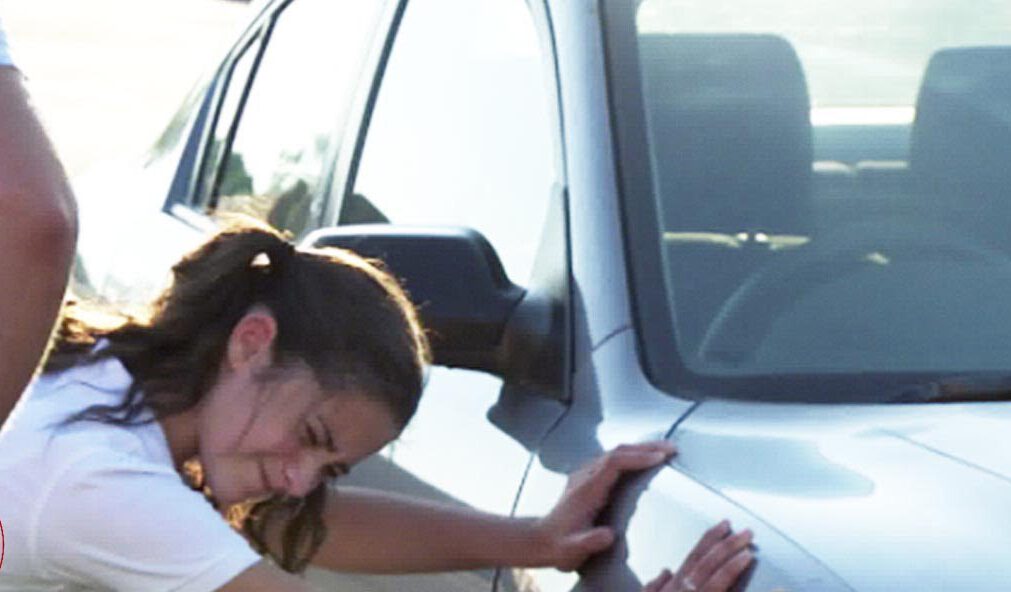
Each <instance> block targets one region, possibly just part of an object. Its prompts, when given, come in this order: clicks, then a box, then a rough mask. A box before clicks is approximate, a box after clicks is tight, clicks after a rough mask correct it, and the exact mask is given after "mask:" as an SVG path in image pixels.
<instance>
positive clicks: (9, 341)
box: [0, 28, 77, 425]
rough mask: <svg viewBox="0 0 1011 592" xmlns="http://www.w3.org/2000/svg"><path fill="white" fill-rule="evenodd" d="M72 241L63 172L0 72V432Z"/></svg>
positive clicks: (12, 74)
mask: <svg viewBox="0 0 1011 592" xmlns="http://www.w3.org/2000/svg"><path fill="white" fill-rule="evenodd" d="M2 35H3V31H2V28H0V36H2ZM76 238H77V210H76V208H75V204H74V198H73V195H72V194H71V191H70V187H69V184H68V183H67V180H66V176H65V174H64V172H63V167H62V166H61V165H60V162H59V159H57V157H56V152H55V150H54V149H53V147H52V145H51V144H50V143H49V139H48V138H47V137H46V134H45V131H44V130H43V129H42V125H41V124H40V123H39V120H38V118H37V117H36V116H35V112H34V111H33V109H32V107H31V105H30V103H29V100H28V93H27V92H26V91H25V88H24V85H23V84H22V77H21V73H20V72H19V71H18V70H16V69H15V68H13V67H10V66H4V65H0V425H2V424H3V422H4V420H5V419H7V414H8V413H9V412H10V410H11V408H12V407H14V403H16V402H17V400H18V397H19V396H20V395H21V391H22V390H24V388H25V385H26V384H27V383H28V381H29V380H30V379H31V377H32V373H33V372H34V371H35V367H36V366H37V365H38V363H39V359H40V358H41V357H42V354H43V352H44V351H45V348H46V344H47V343H48V341H49V336H50V332H51V331H52V326H53V321H54V320H55V318H56V315H57V313H58V312H59V309H60V304H61V302H62V300H63V295H64V291H65V290H66V283H67V275H68V272H69V269H70V265H71V262H72V261H73V255H74V245H75V241H76Z"/></svg>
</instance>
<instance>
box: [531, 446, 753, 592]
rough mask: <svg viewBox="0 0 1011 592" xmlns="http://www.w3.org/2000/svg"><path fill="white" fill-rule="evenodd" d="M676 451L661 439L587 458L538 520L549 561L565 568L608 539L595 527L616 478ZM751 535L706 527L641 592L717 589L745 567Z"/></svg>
mask: <svg viewBox="0 0 1011 592" xmlns="http://www.w3.org/2000/svg"><path fill="white" fill-rule="evenodd" d="M675 452H676V448H675V447H674V445H673V444H672V443H671V442H668V441H666V440H661V441H656V442H647V443H644V444H634V445H623V446H619V447H617V448H615V449H614V450H612V451H611V452H609V453H607V454H605V455H603V456H601V457H599V458H597V459H595V460H593V461H592V462H590V463H588V464H587V465H585V466H584V467H583V468H581V469H579V470H577V471H576V472H575V473H573V474H572V475H571V476H570V477H569V482H568V485H567V487H566V489H565V492H564V493H563V494H562V498H561V499H560V500H559V501H558V503H557V504H556V505H555V507H554V509H553V510H552V511H551V512H550V513H549V514H548V515H547V516H545V517H544V518H542V519H540V521H539V527H540V528H542V529H544V530H545V531H546V532H548V533H550V534H549V540H551V541H553V553H554V554H553V559H551V561H550V565H552V566H554V567H556V568H558V569H561V570H563V571H569V570H573V569H576V568H578V567H579V566H580V565H582V563H583V562H584V561H586V559H588V558H589V557H590V556H591V555H593V554H595V553H598V552H600V551H603V550H605V549H607V548H608V547H609V546H611V544H613V542H614V536H615V533H614V531H613V530H612V529H611V528H610V527H607V526H595V520H596V518H597V515H598V514H599V513H600V511H601V510H602V509H603V508H604V506H605V505H606V504H607V503H608V501H609V499H610V496H611V493H612V491H613V489H614V486H615V484H617V482H618V479H619V478H620V477H621V476H623V475H624V474H625V473H629V472H634V471H641V470H645V469H649V468H652V467H655V466H656V465H658V464H660V463H662V462H664V461H665V460H667V459H668V458H670V457H671V456H672V455H674V453H675ZM751 540H752V533H751V531H750V530H743V531H741V532H739V533H733V531H732V530H731V528H730V524H729V523H728V522H727V521H723V522H720V523H719V524H717V525H716V526H714V527H712V528H711V529H709V530H708V531H707V532H706V533H705V534H704V535H703V536H702V538H701V539H700V540H699V542H698V543H697V544H696V545H695V548H694V549H692V551H691V552H690V553H689V554H688V557H687V558H686V559H685V561H684V563H683V564H682V565H681V567H680V568H679V569H678V570H677V572H676V573H672V572H670V571H664V572H663V573H661V574H660V575H659V576H658V577H657V578H656V579H654V580H653V581H652V582H650V583H649V584H647V585H646V587H645V588H644V589H643V590H644V592H696V591H698V592H723V591H725V590H727V589H729V588H730V587H731V586H733V585H734V583H735V582H737V580H738V578H740V576H741V574H743V573H744V571H745V570H746V569H747V568H748V566H749V565H751V562H752V561H753V556H752V554H751V551H750V545H751Z"/></svg>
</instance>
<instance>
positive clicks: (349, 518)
mask: <svg viewBox="0 0 1011 592" xmlns="http://www.w3.org/2000/svg"><path fill="white" fill-rule="evenodd" d="M673 453H674V448H673V446H672V445H671V444H670V443H669V442H652V443H648V444H640V445H634V446H622V447H619V448H617V449H615V450H614V451H612V452H610V453H608V454H606V455H604V456H602V457H600V458H599V459H597V460H595V461H594V462H592V463H591V464H589V465H587V466H586V467H584V468H583V469H581V470H579V471H577V472H576V473H574V474H573V475H572V476H571V477H570V479H569V484H568V487H567V488H566V491H565V493H564V494H563V496H562V499H561V500H560V501H559V502H558V504H557V505H556V506H555V508H554V509H553V510H552V511H551V512H550V513H549V514H548V515H547V516H544V517H543V518H506V517H502V516H496V515H492V514H487V513H483V512H478V511H475V510H470V509H466V508H458V507H451V506H446V505H441V504H436V503H432V502H426V501H419V500H414V499H410V498H406V497H403V496H399V495H392V494H387V493H380V492H376V491H371V490H365V489H357V488H344V489H341V490H339V491H335V492H334V493H333V494H332V495H331V497H330V499H328V500H327V504H326V507H325V509H324V521H325V523H326V526H327V536H326V539H325V540H324V542H323V544H322V546H321V547H320V549H319V551H318V553H317V554H316V556H315V557H314V558H313V564H315V565H318V566H320V567H324V568H328V569H334V570H341V571H358V572H370V573H405V572H431V571H452V570H466V569H477V568H485V567H496V566H505V565H508V566H514V567H548V566H550V567H556V568H559V569H563V570H572V569H575V568H577V567H579V565H581V564H582V563H583V562H584V561H585V560H586V559H587V558H588V557H590V556H591V555H593V554H595V553H597V552H600V551H602V550H604V549H606V548H607V547H609V546H610V545H611V543H612V542H613V541H614V533H613V532H612V531H611V529H610V528H608V527H603V526H594V520H595V518H596V517H597V514H598V513H599V512H600V510H601V509H602V508H603V507H604V505H605V504H606V503H607V501H608V497H609V496H610V493H611V490H612V488H613V487H614V484H615V483H616V482H617V481H618V478H619V477H620V476H621V475H623V474H624V473H627V472H632V471H640V470H643V469H648V468H650V467H653V466H656V465H657V464H659V463H661V462H663V461H664V460H666V459H667V458H669V457H670V456H671V454H673Z"/></svg>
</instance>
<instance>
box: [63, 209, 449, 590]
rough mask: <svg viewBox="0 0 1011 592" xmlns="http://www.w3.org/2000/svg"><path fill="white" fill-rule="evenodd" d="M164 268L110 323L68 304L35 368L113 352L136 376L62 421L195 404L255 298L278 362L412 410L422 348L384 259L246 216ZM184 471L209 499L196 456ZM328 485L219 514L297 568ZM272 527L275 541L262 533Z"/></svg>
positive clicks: (318, 536) (109, 418)
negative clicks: (320, 245) (112, 399)
mask: <svg viewBox="0 0 1011 592" xmlns="http://www.w3.org/2000/svg"><path fill="white" fill-rule="evenodd" d="M172 275H173V282H172V284H171V285H170V287H169V288H167V289H166V290H165V291H164V292H163V293H162V294H161V295H160V296H159V297H158V298H157V299H156V300H155V302H154V303H153V304H152V305H151V306H150V308H149V309H148V310H147V311H146V312H145V313H143V314H130V315H121V316H119V317H118V318H119V320H118V321H116V322H113V323H109V322H100V321H99V320H96V319H95V317H94V314H93V313H91V312H89V309H88V307H87V306H83V307H82V306H81V305H75V304H70V305H68V306H67V307H66V308H65V312H64V316H63V320H62V322H61V324H60V327H59V329H58V332H57V336H56V342H55V344H54V348H53V351H52V353H51V355H50V357H49V359H48V361H47V363H46V366H45V368H44V369H43V372H45V373H52V372H57V371H61V370H64V369H66V368H69V367H72V366H78V365H83V364H89V363H92V362H95V361H98V360H101V359H107V358H116V359H118V360H119V361H120V362H122V363H123V365H124V366H125V367H126V368H127V370H128V371H129V372H130V374H131V376H132V378H133V382H132V385H131V386H130V388H129V389H128V390H127V392H126V393H125V396H124V398H123V400H122V401H121V402H120V403H119V404H116V405H94V406H91V407H88V408H87V409H84V410H83V411H80V412H79V413H76V414H74V415H72V416H70V417H69V418H68V419H67V421H68V422H72V421H99V422H103V423H108V424H114V425H135V424H141V423H148V422H152V421H156V420H157V419H160V418H163V417H166V416H169V415H173V414H176V413H180V412H182V411H185V410H187V409H190V408H192V407H194V406H195V405H196V404H197V403H198V402H199V401H200V399H201V398H202V397H203V396H204V395H205V394H206V393H207V392H208V390H209V389H210V388H211V386H212V385H213V383H214V381H215V380H216V377H217V374H218V370H219V365H220V363H221V360H222V358H223V356H224V353H225V348H226V345H227V342H228V339H229V336H230V334H231V331H232V328H233V327H234V326H235V325H236V323H237V322H238V321H239V320H240V319H241V318H242V316H243V315H244V314H245V313H246V312H247V311H248V310H249V309H250V307H252V306H253V305H263V306H266V307H268V308H269V309H270V311H271V312H272V313H273V315H274V317H275V319H276V321H277V328H278V332H277V337H276V339H275V342H274V360H275V364H276V365H277V366H278V367H284V366H285V365H287V364H290V363H305V364H307V365H308V366H309V368H311V369H312V371H313V373H314V375H315V376H316V378H317V379H318V380H319V381H320V382H321V383H322V384H324V385H327V384H348V383H349V382H350V383H353V384H355V385H357V386H361V387H364V388H362V389H361V391H362V392H364V393H368V394H369V396H373V397H375V398H377V399H379V400H380V401H381V402H382V403H384V404H385V405H386V406H387V407H388V409H389V410H390V412H391V413H392V414H393V416H394V418H395V419H396V420H397V421H399V423H400V425H401V427H403V426H404V425H406V424H407V422H408V421H409V420H410V418H411V417H412V416H413V415H414V412H415V411H416V410H417V406H418V401H419V398H420V395H421V391H422V387H423V381H424V372H425V368H426V367H427V365H428V363H429V362H430V356H431V354H430V349H429V345H428V341H427V339H426V337H425V334H424V332H423V330H422V327H421V325H420V322H419V321H418V317H417V313H416V311H415V308H414V306H413V305H412V304H411V302H410V300H409V299H408V297H407V295H406V294H405V292H404V290H403V289H402V288H401V286H400V285H399V283H398V282H397V280H396V279H395V278H394V277H393V276H391V275H390V274H389V273H387V272H386V271H385V270H384V269H383V267H382V264H381V263H379V262H377V261H370V260H366V259H363V258H361V257H359V256H357V255H355V254H353V253H351V252H350V251H345V250H341V249H311V250H310V249H296V248H295V247H294V246H293V245H292V244H291V243H290V242H288V241H287V240H286V239H285V237H284V236H282V235H281V234H279V233H278V232H276V231H274V230H272V229H270V228H268V227H264V226H260V225H251V224H249V223H244V224H242V225H233V227H231V228H229V229H227V230H225V231H223V232H221V233H219V234H218V235H216V236H215V237H214V238H212V239H211V240H210V241H208V242H207V243H205V244H204V245H203V246H201V247H200V248H198V249H196V250H195V251H193V252H192V253H190V254H189V255H187V256H186V257H184V258H183V259H182V260H181V261H180V262H179V263H178V264H176V265H175V266H174V267H173V268H172ZM98 342H102V344H103V346H102V347H96V344H97V343H98ZM145 409H149V410H150V411H151V415H152V417H147V418H145V417H144V415H143V412H144V410H145ZM191 466H193V465H192V464H191ZM190 476H191V483H193V485H194V487H196V488H198V489H203V490H204V493H205V494H206V495H207V496H208V498H209V499H210V500H211V501H212V502H213V501H214V500H213V492H211V491H209V490H207V488H206V487H205V484H204V482H203V479H202V477H201V475H200V470H199V465H196V466H194V470H193V471H192V474H191V475H190ZM326 487H327V485H326V483H323V484H321V485H320V486H319V487H318V488H316V489H315V490H314V491H312V492H311V493H310V494H309V495H307V496H306V497H305V498H302V499H297V500H292V499H287V498H282V497H279V496H275V497H273V498H270V499H268V500H265V501H261V502H256V503H251V504H239V505H236V506H235V507H232V508H228V509H227V510H228V515H229V517H230V519H231V520H232V521H233V524H235V525H236V526H238V527H239V528H241V529H242V531H243V532H244V533H245V534H246V536H247V537H248V538H249V539H250V540H251V542H252V543H253V544H254V546H256V547H258V550H259V551H261V552H266V553H269V554H270V555H271V556H272V557H273V558H274V559H275V561H276V562H277V563H278V564H279V565H280V566H281V567H282V568H284V569H286V570H288V571H302V570H303V569H305V567H306V565H307V564H308V562H309V560H310V558H311V557H312V555H313V554H314V553H315V552H316V550H317V549H318V548H319V545H320V544H321V543H322V541H323V539H324V537H325V535H326V530H325V526H324V525H323V521H322V509H323V502H324V500H325V498H326ZM278 527H280V528H281V529H282V530H281V531H280V532H281V540H282V545H281V549H280V550H279V552H278V550H275V549H270V548H268V545H267V544H266V541H267V533H268V531H271V532H273V531H275V530H276V529H277V528H278Z"/></svg>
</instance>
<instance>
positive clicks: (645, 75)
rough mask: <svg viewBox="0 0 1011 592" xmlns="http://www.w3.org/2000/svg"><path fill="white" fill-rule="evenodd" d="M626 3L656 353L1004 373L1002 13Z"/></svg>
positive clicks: (822, 370) (986, 9)
mask: <svg viewBox="0 0 1011 592" xmlns="http://www.w3.org/2000/svg"><path fill="white" fill-rule="evenodd" d="M630 6H631V3H630ZM630 10H634V19H635V30H636V32H637V33H636V36H637V39H636V44H634V45H633V46H637V48H638V49H637V52H636V55H629V56H625V57H627V58H628V59H629V60H632V61H638V62H639V65H640V71H641V76H642V89H641V92H642V104H643V105H644V107H645V113H644V116H645V121H646V123H647V129H648V134H647V135H648V143H649V146H648V149H647V151H648V153H649V154H650V158H651V164H652V170H653V176H654V178H653V179H652V183H653V189H654V198H655V199H656V205H657V208H656V210H657V212H658V219H657V220H656V222H655V227H656V231H657V233H656V237H657V241H656V249H657V250H659V251H660V253H661V255H662V260H663V265H664V270H663V282H657V283H655V284H654V285H652V286H649V287H644V289H650V290H663V291H665V293H666V299H667V302H668V303H669V306H670V308H671V310H672V313H673V317H674V325H675V326H674V331H673V334H674V335H676V340H675V341H676V343H674V342H672V343H669V344H666V346H663V345H661V346H660V347H664V348H665V349H666V350H667V355H668V356H670V359H671V360H674V359H677V360H678V361H679V362H680V363H682V364H684V366H685V367H686V368H687V369H688V370H689V371H690V372H693V373H696V374H698V375H705V376H710V377H721V376H723V377H741V376H760V375H765V376H768V375H818V374H824V375H829V374H838V375H852V376H856V375H861V374H865V373H866V374H902V373H909V374H916V373H935V374H947V373H956V374H960V373H973V372H984V371H995V372H1006V371H1008V370H1011V299H1009V298H1007V297H1006V294H1008V293H1009V292H1011V233H1009V232H1008V231H1007V226H1008V224H1009V223H1011V167H1009V166H1008V162H1009V160H1011V5H1008V4H1007V3H1006V2H999V1H993V0H980V1H978V2H962V1H958V0H927V1H924V0H916V1H913V0H908V1H901V2H869V1H867V2H857V3H855V4H854V3H852V2H850V3H834V4H831V3H830V4H825V3H812V2H808V1H806V0H764V1H761V2H727V1H713V0H707V1H705V2H702V1H694V0H646V1H645V2H642V3H641V4H640V5H639V6H638V7H637V8H630ZM675 356H677V358H675ZM817 397H818V395H817V392H812V393H809V395H808V396H806V398H808V399H817Z"/></svg>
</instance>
